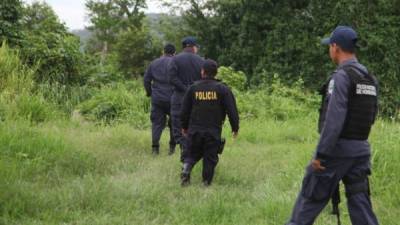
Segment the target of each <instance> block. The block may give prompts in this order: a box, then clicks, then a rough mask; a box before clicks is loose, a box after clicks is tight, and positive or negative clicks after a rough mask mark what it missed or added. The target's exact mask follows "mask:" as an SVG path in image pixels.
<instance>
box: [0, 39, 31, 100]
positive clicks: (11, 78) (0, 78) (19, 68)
mask: <svg viewBox="0 0 400 225" xmlns="http://www.w3.org/2000/svg"><path fill="white" fill-rule="evenodd" d="M34 73H35V71H34V70H33V69H31V68H29V67H27V66H25V65H24V64H23V63H22V62H21V60H20V58H19V54H18V52H17V51H15V50H12V49H10V48H9V47H8V46H7V44H5V42H3V45H2V46H1V47H0V93H2V95H7V96H8V97H9V98H13V97H15V96H16V95H18V94H20V93H26V92H30V91H31V90H32V88H33V81H32V78H33V74H34Z"/></svg>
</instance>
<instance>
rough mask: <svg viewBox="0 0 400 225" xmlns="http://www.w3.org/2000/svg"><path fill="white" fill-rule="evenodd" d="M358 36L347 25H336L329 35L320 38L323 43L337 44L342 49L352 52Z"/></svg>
mask: <svg viewBox="0 0 400 225" xmlns="http://www.w3.org/2000/svg"><path fill="white" fill-rule="evenodd" d="M357 41H358V36H357V32H356V31H355V30H354V29H353V28H351V27H349V26H338V27H336V29H335V30H334V31H333V32H332V34H331V36H330V37H328V38H324V39H322V41H321V43H322V44H324V45H329V44H333V43H335V44H337V45H339V46H340V47H341V48H342V49H343V50H347V51H351V52H353V51H354V50H355V49H356V47H357Z"/></svg>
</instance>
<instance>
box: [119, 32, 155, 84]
mask: <svg viewBox="0 0 400 225" xmlns="http://www.w3.org/2000/svg"><path fill="white" fill-rule="evenodd" d="M160 46H161V44H160V43H159V42H158V41H157V40H156V39H154V38H152V37H151V36H150V34H149V32H148V31H147V30H146V29H144V28H143V29H141V30H138V29H134V30H128V31H125V32H122V33H121V34H120V36H119V37H118V41H117V44H116V46H115V52H116V56H117V61H118V66H119V69H120V70H121V71H122V72H123V73H124V74H125V76H126V77H136V78H137V77H140V76H142V75H143V74H144V72H145V66H147V65H148V64H149V63H150V61H151V60H153V59H154V58H156V57H158V56H159V55H161V51H160V50H161V48H159V47H160Z"/></svg>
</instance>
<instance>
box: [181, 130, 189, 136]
mask: <svg viewBox="0 0 400 225" xmlns="http://www.w3.org/2000/svg"><path fill="white" fill-rule="evenodd" d="M182 135H183V136H184V137H187V135H188V131H187V129H183V128H182Z"/></svg>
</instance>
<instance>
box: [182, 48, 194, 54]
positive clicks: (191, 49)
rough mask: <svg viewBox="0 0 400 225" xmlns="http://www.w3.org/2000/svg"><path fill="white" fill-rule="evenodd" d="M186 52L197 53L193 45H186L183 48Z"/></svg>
mask: <svg viewBox="0 0 400 225" xmlns="http://www.w3.org/2000/svg"><path fill="white" fill-rule="evenodd" d="M183 51H184V52H190V53H193V54H194V53H195V51H194V49H193V48H192V47H186V48H184V49H183Z"/></svg>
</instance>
